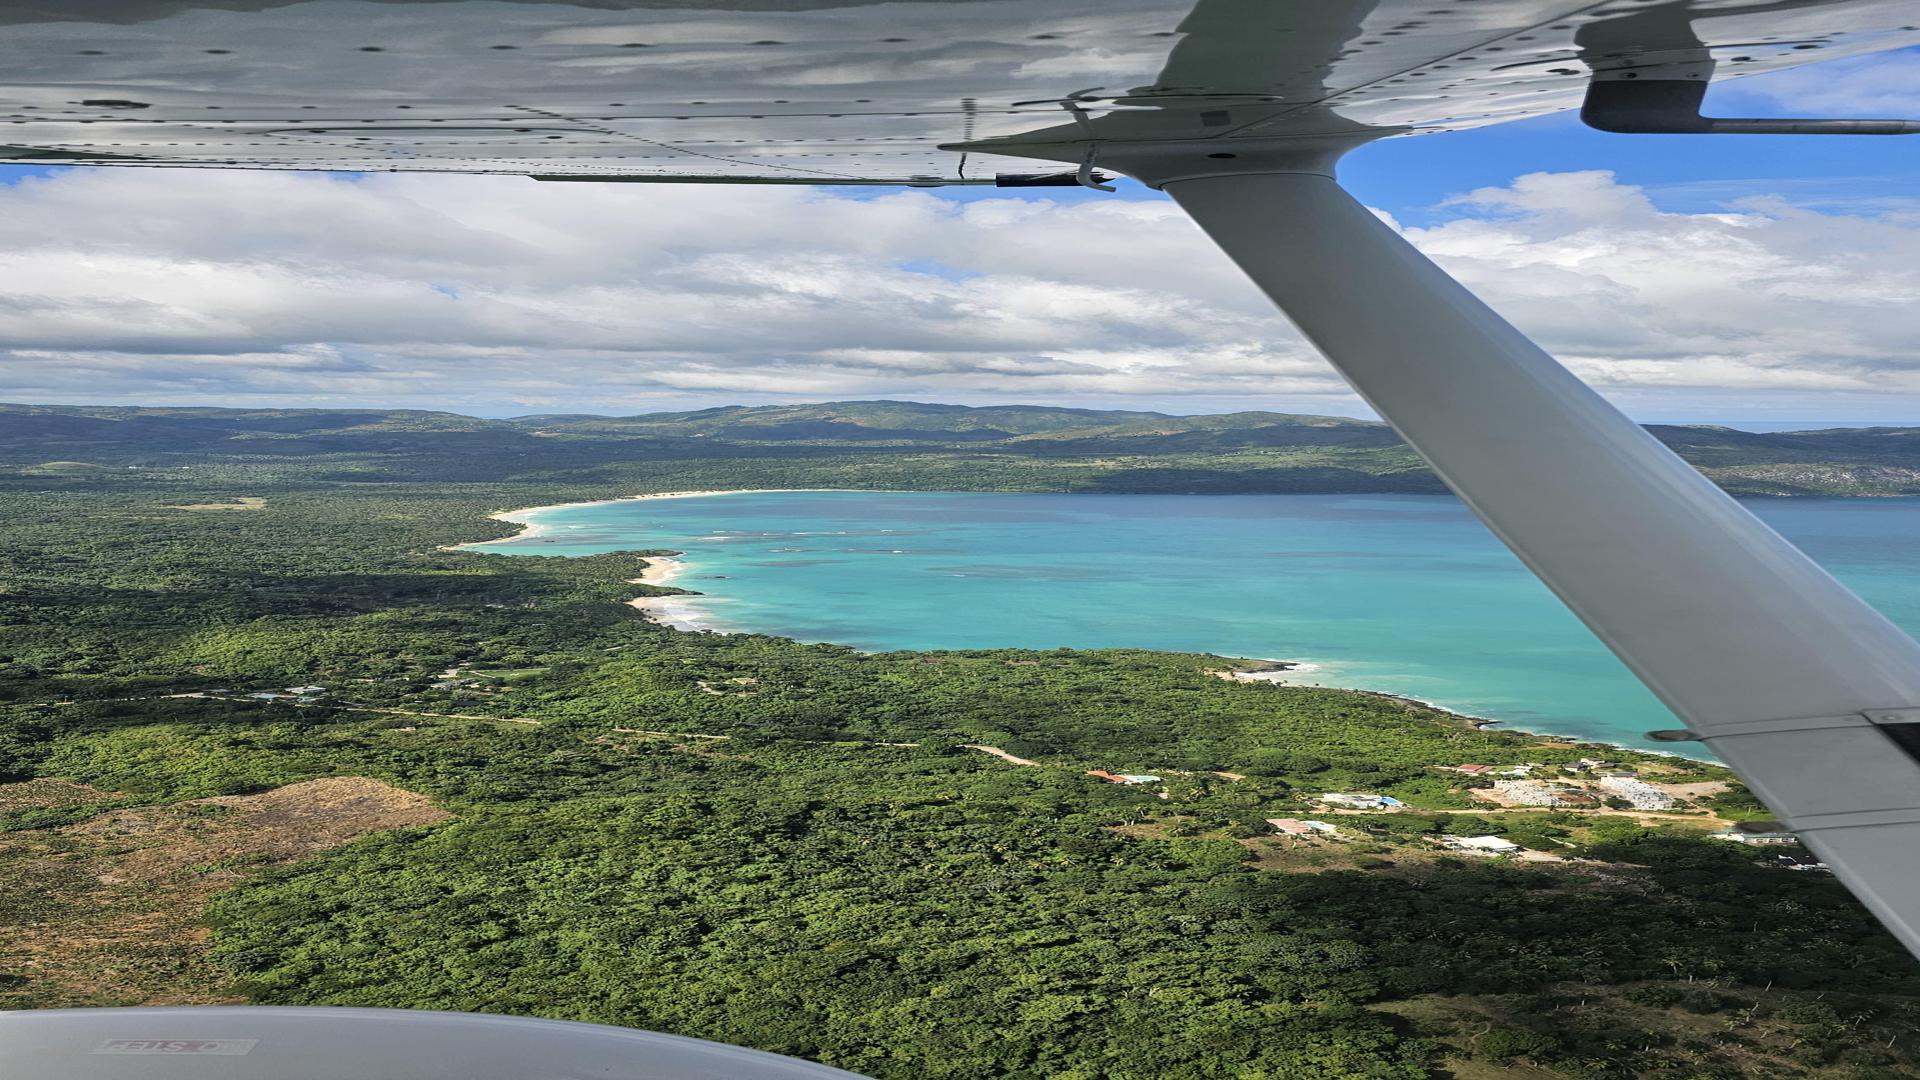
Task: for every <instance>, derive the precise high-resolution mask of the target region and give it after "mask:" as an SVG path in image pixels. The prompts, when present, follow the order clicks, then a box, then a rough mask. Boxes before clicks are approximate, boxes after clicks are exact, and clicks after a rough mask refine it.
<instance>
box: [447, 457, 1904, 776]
mask: <svg viewBox="0 0 1920 1080" xmlns="http://www.w3.org/2000/svg"><path fill="white" fill-rule="evenodd" d="M1747 505H1748V506H1749V507H1750V508H1751V509H1753V510H1754V511H1755V512H1756V513H1758V514H1759V515H1760V516H1761V517H1762V518H1764V519H1765V520H1766V521H1768V522H1769V523H1770V524H1771V525H1773V527H1774V528H1776V529H1778V530H1780V531H1781V532H1782V533H1784V534H1785V535H1786V536H1787V537H1788V538H1789V539H1792V540H1793V541H1794V542H1796V543H1798V544H1799V545H1800V546H1801V547H1802V548H1803V549H1804V550H1805V551H1807V552H1808V554H1810V555H1812V556H1813V557H1814V558H1815V559H1817V560H1818V561H1820V562H1821V563H1822V564H1823V565H1825V566H1826V567H1827V568H1828V569H1829V570H1831V571H1832V572H1833V573H1835V574H1836V575H1837V576H1838V577H1840V578H1841V579H1842V580H1843V581H1845V582H1847V583H1848V584H1849V585H1851V586H1852V587H1853V588H1854V589H1856V590H1857V591H1859V592H1860V593H1861V594H1862V595H1863V596H1865V597H1866V599H1867V600H1868V601H1870V602H1871V603H1873V604H1874V605H1875V606H1877V607H1878V608H1879V609H1880V610H1881V611H1882V612H1884V613H1885V614H1886V615H1887V616H1888V617H1890V618H1892V619H1893V620H1894V621H1895V622H1897V623H1899V624H1901V625H1902V626H1904V627H1906V628H1907V629H1909V630H1920V545H1916V544H1915V543H1914V538H1915V537H1920V498H1898V499H1805V500H1801V499H1794V500H1751V501H1749V502H1748V504H1747ZM512 517H513V519H514V520H519V521H523V522H526V523H528V524H530V525H532V526H534V527H535V528H533V529H532V530H530V532H529V533H528V534H526V535H523V536H521V537H518V538H515V539H512V540H506V541H496V542H493V543H489V544H482V545H475V549H476V550H481V551H492V552H499V553H505V554H525V555H585V554H591V553H596V552H604V551H617V550H632V549H643V548H670V549H674V550H678V551H683V552H685V556H684V558H683V560H682V561H683V562H684V563H685V572H684V573H682V574H681V575H680V576H678V577H676V578H674V579H673V582H672V583H673V584H674V585H675V586H677V587H681V588H687V589H694V590H697V591H699V592H701V593H702V594H705V595H704V596H702V597H701V598H699V599H697V600H693V601H690V602H686V603H676V604H675V605H672V608H671V610H672V612H673V614H674V615H675V616H676V617H678V618H682V619H688V620H691V624H692V625H697V626H702V627H706V628H711V629H717V630H731V631H751V632H757V633H768V634H778V635H781V636H785V637H792V638H797V639H799V640H802V641H830V642H836V643H840V644H845V645H852V646H855V647H857V648H861V649H867V650H875V651H883V650H894V649H916V650H918V649H978V648H1003V647H1019V648H1034V649H1049V648H1058V647H1069V648H1077V649H1092V648H1107V647H1132V648H1148V649H1168V650H1179V651H1195V652H1209V653H1218V654H1222V655H1227V656H1244V657H1256V658H1266V659H1277V660H1289V661H1297V662H1301V663H1303V664H1305V665H1309V666H1308V667H1306V668H1305V669H1303V670H1302V671H1301V672H1300V673H1298V674H1297V675H1295V676H1294V677H1293V679H1292V681H1296V682H1303V683H1313V684H1318V685H1326V686H1342V687H1353V688H1358V689H1367V690H1379V691H1384V692H1387V693H1393V694H1401V695H1404V696H1407V697H1412V698H1417V699H1420V700H1422V701H1428V702H1432V703H1434V704H1437V705H1440V706H1443V707H1445V708H1448V709H1452V710H1455V711H1458V712H1462V713H1467V714H1470V715H1474V716H1482V717H1487V718H1491V719H1496V720H1500V721H1502V722H1504V723H1505V724H1508V725H1510V726H1513V727H1517V728H1522V729H1526V730H1532V731H1543V732H1551V733H1555V734H1563V735H1569V736H1574V737H1578V738H1582V739H1592V740H1600V741H1607V742H1616V743H1624V744H1630V745H1641V746H1645V745H1646V743H1645V742H1644V740H1643V734H1644V733H1645V732H1647V731H1650V730H1654V729H1658V728H1668V727H1673V726H1675V723H1676V722H1675V720H1674V719H1673V717H1672V715H1671V714H1670V713H1668V712H1667V710H1666V709H1665V708H1664V707H1663V706H1662V705H1661V704H1660V703H1659V702H1658V701H1657V700H1656V699H1655V698H1654V697H1653V696H1652V695H1651V694H1650V693H1648V692H1647V691H1646V690H1645V689H1644V688H1643V687H1641V686H1640V684H1639V683H1638V682H1637V681H1635V680H1634V679H1633V677H1632V676H1631V675H1629V674H1628V673H1627V671H1626V669H1625V668H1624V667H1622V666H1621V664H1620V663H1619V661H1617V660H1615V659H1614V658H1613V656H1612V655H1611V654H1610V653H1608V652H1607V651H1606V650H1605V649H1604V648H1603V647H1602V646H1601V645H1600V644H1599V643H1598V642H1597V641H1596V640H1595V639H1594V638H1593V636H1592V635H1591V634H1590V633H1589V632H1588V631H1587V630H1586V628H1585V627H1583V626H1581V625H1580V623H1579V622H1578V621H1577V620H1576V619H1574V617H1573V616H1572V615H1571V614H1569V613H1568V612H1567V611H1566V610H1565V609H1564V608H1563V607H1561V606H1560V604H1559V602H1558V601H1557V600H1556V599H1554V597H1553V596H1552V595H1551V594H1550V593H1548V592H1547V590H1546V589H1545V588H1544V587H1543V586H1541V585H1540V584H1539V583H1538V582H1537V581H1535V580H1534V578H1533V577H1532V575H1531V574H1529V573H1528V572H1527V571H1526V569H1525V568H1524V567H1522V566H1521V565H1520V563H1519V562H1518V561H1517V560H1516V559H1515V558H1514V557H1513V556H1512V555H1511V554H1509V553H1508V552H1507V550H1506V549H1505V548H1504V547H1502V546H1501V545H1500V544H1499V542H1498V541H1496V540H1495V539H1494V538H1493V537H1492V536H1491V535H1490V534H1489V533H1488V532H1487V531H1486V529H1485V528H1484V527H1482V526H1481V525H1480V523H1479V522H1478V521H1477V520H1475V519H1474V518H1473V516H1472V515H1471V514H1469V513H1468V512H1467V511H1466V509H1465V508H1464V507H1463V506H1462V505H1461V504H1460V503H1459V502H1458V501H1457V500H1455V499H1453V498H1451V497H1447V496H1418V495H1391V496H1381V495H1245V496H1186V495H1027V494H988V493H951V492H854V491H782V492H743V493H729V494H724V495H711V496H702V497H688V498H648V499H640V500H622V501H617V502H606V503H591V504H582V505H573V506H564V507H550V508H541V509H538V510H535V511H532V512H523V513H520V514H515V515H512Z"/></svg>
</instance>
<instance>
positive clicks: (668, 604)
mask: <svg viewBox="0 0 1920 1080" xmlns="http://www.w3.org/2000/svg"><path fill="white" fill-rule="evenodd" d="M685 554H686V553H685V552H679V551H676V552H674V553H673V554H671V555H648V556H646V560H647V567H646V569H645V570H643V571H641V573H640V576H639V577H636V578H628V579H627V584H629V585H655V586H665V587H667V588H673V587H675V586H673V585H672V582H673V579H674V578H677V577H679V576H680V575H682V574H685V573H686V572H687V571H689V570H691V569H693V567H692V566H691V565H689V564H688V563H687V562H686V561H685V560H684V559H683V558H682V556H684V555H685ZM712 599H713V598H712V597H710V596H706V595H704V594H702V593H697V592H691V591H689V592H681V593H667V594H666V595H663V596H636V597H634V598H633V599H631V600H629V601H627V606H628V607H630V608H633V609H634V610H636V611H638V612H640V613H641V614H642V615H645V616H646V617H647V618H648V619H650V620H652V621H653V622H657V623H659V624H660V625H662V626H670V627H672V628H673V629H675V630H685V631H688V632H690V633H697V632H706V633H713V634H725V633H731V631H728V630H722V629H720V628H719V627H717V626H714V625H713V624H711V623H709V622H705V621H703V616H705V615H706V612H705V611H704V610H703V609H702V604H703V603H706V602H711V601H712Z"/></svg>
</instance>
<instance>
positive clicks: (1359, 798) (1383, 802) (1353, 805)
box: [1320, 791, 1400, 810]
mask: <svg viewBox="0 0 1920 1080" xmlns="http://www.w3.org/2000/svg"><path fill="white" fill-rule="evenodd" d="M1320 801H1321V802H1323V803H1326V804H1327V805H1328V806H1342V807H1345V808H1347V809H1349V810H1379V809H1381V808H1383V807H1387V806H1399V805H1400V801H1399V800H1398V799H1389V798H1387V797H1386V796H1384V795H1365V794H1361V793H1358V792H1346V791H1329V792H1326V793H1325V794H1323V795H1321V796H1320Z"/></svg>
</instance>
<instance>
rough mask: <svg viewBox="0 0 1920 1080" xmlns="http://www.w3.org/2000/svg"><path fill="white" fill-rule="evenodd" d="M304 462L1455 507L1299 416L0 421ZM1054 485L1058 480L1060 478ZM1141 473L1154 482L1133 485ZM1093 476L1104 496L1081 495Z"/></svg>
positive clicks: (1791, 449) (898, 413) (1909, 435)
mask: <svg viewBox="0 0 1920 1080" xmlns="http://www.w3.org/2000/svg"><path fill="white" fill-rule="evenodd" d="M1648 430H1650V431H1651V432H1653V434H1654V435H1655V436H1656V437H1658V438H1659V439H1660V440H1661V441H1663V442H1665V443H1666V444H1667V445H1668V446H1671V447H1673V448H1674V449H1675V450H1676V451H1678V452H1679V453H1680V454H1681V455H1682V456H1683V457H1685V458H1686V459H1687V460H1688V461H1690V462H1692V463H1693V464H1694V465H1696V466H1697V467H1699V468H1701V469H1702V470H1703V471H1705V472H1707V473H1708V474H1709V475H1710V476H1712V477H1714V479H1715V480H1717V481H1719V482H1720V483H1722V484H1723V485H1724V486H1726V487H1728V488H1729V489H1730V490H1734V491H1738V492H1743V493H1752V494H1776V495H1796V494H1798V495H1811V494H1846V495H1892V494H1920V428H1906V427H1901V428H1836V429H1828V430H1818V431H1794V432H1769V433H1753V432H1744V431H1737V430H1734V429H1732V428H1726V427H1713V426H1676V425H1650V426H1649V428H1648ZM308 456H329V457H331V458H335V459H349V458H355V457H359V458H365V459H377V460H378V462H379V464H378V468H377V470H376V471H378V472H385V473H387V474H393V475H401V474H404V475H405V476H406V477H407V478H410V479H430V478H432V477H433V476H434V475H435V469H436V468H439V469H442V470H443V471H445V472H446V473H447V475H448V476H449V478H456V477H457V478H461V479H471V480H489V479H505V478H508V477H509V476H515V477H525V476H527V475H528V474H529V473H532V472H537V471H539V470H541V469H547V470H553V471H554V475H556V476H564V477H567V478H570V479H580V478H583V477H585V476H587V475H588V474H589V473H591V475H592V476H594V477H606V476H609V475H611V474H609V473H608V472H607V471H606V470H607V468H608V467H613V466H619V465H621V464H623V463H639V462H651V463H655V464H658V463H661V462H665V461H673V460H681V461H697V460H702V459H727V460H729V461H734V462H740V463H742V465H741V469H745V463H746V462H749V461H752V460H770V461H771V460H777V461H781V462H786V463H788V464H787V465H785V466H783V472H782V476H785V477H787V480H786V481H785V482H793V481H792V477H791V474H792V471H793V469H792V464H791V463H792V462H794V461H796V460H804V461H807V462H810V463H811V466H810V467H811V468H812V469H813V470H814V471H816V472H819V471H828V472H830V471H831V470H832V469H833V468H834V467H835V463H836V461H839V462H840V463H841V464H843V465H850V464H851V462H852V461H853V460H855V459H858V460H860V461H863V462H868V463H873V462H876V461H888V462H891V465H890V466H889V470H888V472H887V473H886V477H887V481H886V482H889V483H894V484H902V483H909V484H910V483H911V482H912V475H913V474H912V470H911V469H909V470H907V471H906V472H904V473H903V472H902V471H901V470H902V468H903V465H902V463H903V462H907V461H912V462H916V463H920V464H921V465H924V466H926V468H928V469H931V470H933V471H935V472H939V473H940V475H941V479H940V480H939V482H938V483H937V484H931V485H930V486H940V487H947V488H951V487H954V486H956V479H955V477H956V475H958V474H957V473H956V472H955V471H954V467H956V466H959V465H961V464H963V463H965V462H969V461H971V462H975V463H978V464H979V465H980V466H981V468H982V469H983V470H985V471H984V472H983V473H982V475H983V480H982V484H981V486H983V487H991V488H996V489H998V488H1007V487H1015V488H1022V489H1025V488H1035V489H1054V490H1106V491H1118V490H1197V491H1257V490H1274V491H1299V490H1314V491H1337V490H1352V491H1414V490H1439V489H1438V485H1437V482H1435V481H1433V480H1432V478H1431V477H1430V476H1429V475H1427V474H1426V473H1425V470H1424V468H1423V467H1422V466H1421V464H1420V462H1419V460H1418V458H1417V457H1415V456H1414V455H1413V454H1412V453H1411V451H1409V450H1408V449H1407V448H1406V447H1405V445H1404V444H1403V443H1401V441H1400V439H1399V437H1398V436H1397V435H1395V434H1394V432H1393V431H1392V429H1390V428H1388V427H1387V426H1386V425H1384V424H1381V423H1378V422H1374V421H1366V420H1354V419H1350V418H1346V417H1336V416H1307V415H1293V414H1287V413H1268V412H1242V413H1227V414H1219V415H1200V416H1176V415H1170V414H1165V413H1155V412H1129V411H1109V410H1099V409H1068V408H1054V407H1050V406H1035V405H998V406H983V407H970V406H963V405H934V404H924V403H920V402H910V401H843V402H826V403H822V404H813V405H762V406H729V407H725V408H715V409H701V410H698V411H694V412H672V413H646V414H642V415H638V416H620V417H610V416H596V415H588V414H552V415H536V416H520V417H513V418H509V419H500V420H489V419H480V418H477V417H471V416H462V415H460V414H458V413H450V412H430V411H421V410H407V409H215V408H149V407H141V406H87V405H5V404H0V463H4V464H7V465H11V466H14V467H16V468H26V469H32V470H36V471H56V472H59V471H84V470H85V469H87V468H89V467H112V466H138V465H157V464H171V463H174V462H175V461H176V460H185V459H215V460H236V461H237V460H261V459H278V460H281V461H286V460H290V459H294V458H300V457H308ZM989 463H991V467H988V464H989ZM1010 463H1017V464H1018V467H1017V468H1015V465H1014V464H1010ZM582 470H586V472H583V471H582ZM1009 470H1013V471H1009ZM736 471H739V470H736ZM746 471H747V472H750V471H751V470H750V469H746ZM1016 472H1017V474H1018V475H1019V476H1020V477H1022V478H1023V479H1020V480H1019V481H1017V482H1016V481H1012V480H1010V479H1009V477H1010V476H1013V475H1014V474H1015V473H1016ZM1056 473H1057V474H1058V475H1055V476H1053V480H1058V481H1060V482H1059V483H1054V482H1053V480H1049V479H1047V476H1049V475H1053V474H1056ZM1129 475H1138V476H1140V477H1141V480H1142V483H1141V484H1140V485H1132V484H1130V482H1129V481H1128V479H1127V477H1128V476H1129ZM903 476H904V477H905V479H902V477H903ZM1093 476H1098V477H1100V478H1101V479H1100V482H1098V483H1096V484H1091V485H1089V484H1087V483H1085V482H1084V481H1086V480H1087V479H1088V478H1089V477H1093ZM370 478H371V477H370ZM1148 479H1150V480H1151V482H1150V483H1148V482H1147V480H1148Z"/></svg>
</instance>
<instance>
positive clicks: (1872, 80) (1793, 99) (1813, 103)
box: [1706, 49, 1920, 120]
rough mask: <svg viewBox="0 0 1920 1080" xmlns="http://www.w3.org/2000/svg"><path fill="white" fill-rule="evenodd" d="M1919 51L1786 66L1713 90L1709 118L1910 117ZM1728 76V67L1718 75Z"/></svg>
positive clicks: (1917, 100)
mask: <svg viewBox="0 0 1920 1080" xmlns="http://www.w3.org/2000/svg"><path fill="white" fill-rule="evenodd" d="M1917 60H1920V49H1901V50H1897V51H1891V52H1880V53H1869V54H1867V55H1865V56H1856V57H1848V58H1846V59H1842V60H1828V61H1825V62H1822V63H1819V64H1808V65H1806V66H1803V67H1794V68H1788V69H1786V70H1784V71H1776V72H1769V73H1767V74H1765V75H1755V76H1751V77H1749V78H1744V79H1738V80H1734V81H1731V82H1728V83H1727V84H1726V85H1725V86H1724V87H1715V89H1714V90H1713V91H1712V97H1710V98H1709V108H1708V109H1707V110H1706V111H1707V112H1708V113H1709V114H1711V115H1734V114H1733V113H1732V112H1731V111H1730V108H1728V107H1720V103H1721V102H1723V101H1724V102H1725V103H1726V105H1727V106H1729V107H1741V106H1745V107H1748V108H1752V107H1753V106H1754V103H1758V104H1759V109H1758V110H1757V111H1764V112H1766V113H1769V114H1774V113H1778V114H1782V115H1788V116H1811V117H1821V116H1838V117H1848V116H1853V117H1877V118H1890V119H1896V120H1899V119H1911V118H1913V117H1915V115H1916V110H1917V109H1920V63H1916V61H1917ZM1719 74H1722V75H1725V74H1727V71H1726V69H1722V71H1721V72H1720V73H1719Z"/></svg>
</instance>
